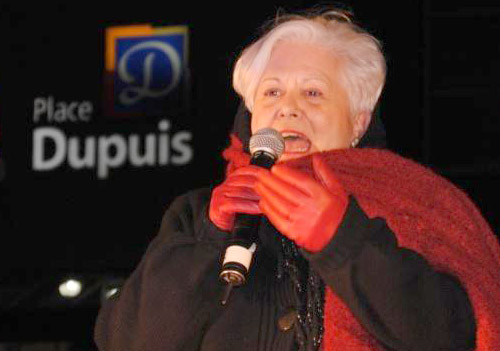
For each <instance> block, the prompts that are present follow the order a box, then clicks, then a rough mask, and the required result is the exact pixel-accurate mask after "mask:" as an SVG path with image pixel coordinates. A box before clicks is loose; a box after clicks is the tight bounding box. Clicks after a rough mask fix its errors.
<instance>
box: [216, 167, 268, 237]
mask: <svg viewBox="0 0 500 351" xmlns="http://www.w3.org/2000/svg"><path fill="white" fill-rule="evenodd" d="M263 171H264V170H263V169H262V168H259V167H257V166H245V167H241V168H238V169H237V170H235V171H234V172H232V173H231V174H230V175H229V176H228V177H227V178H226V180H225V181H224V182H223V183H222V184H220V185H219V186H217V187H216V188H214V190H213V191H212V197H211V199H210V208H209V211H208V217H209V218H210V220H211V221H212V223H213V224H215V226H216V227H218V228H219V229H221V230H224V231H231V230H232V229H233V226H234V218H235V214H236V213H248V214H261V213H262V211H261V210H260V207H259V199H260V196H259V195H258V194H257V193H256V192H255V191H254V186H255V183H256V181H257V175H258V174H259V172H263Z"/></svg>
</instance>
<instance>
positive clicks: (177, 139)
mask: <svg viewBox="0 0 500 351" xmlns="http://www.w3.org/2000/svg"><path fill="white" fill-rule="evenodd" d="M191 137H192V136H191V133H190V132H179V133H177V134H175V135H174V136H173V138H172V148H173V149H174V150H175V151H177V152H179V153H180V155H178V156H177V155H174V156H172V163H173V164H174V165H185V164H186V163H188V162H189V161H191V159H192V158H193V149H192V148H191V147H190V146H189V145H188V144H186V143H187V142H188V141H191Z"/></svg>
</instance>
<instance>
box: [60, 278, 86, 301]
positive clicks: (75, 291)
mask: <svg viewBox="0 0 500 351" xmlns="http://www.w3.org/2000/svg"><path fill="white" fill-rule="evenodd" d="M81 292H82V283H81V282H80V281H78V280H75V279H68V280H66V281H65V282H63V283H62V284H61V285H59V294H61V296H63V297H67V298H72V297H77V296H78V295H80V293H81Z"/></svg>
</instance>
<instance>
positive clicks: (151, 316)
mask: <svg viewBox="0 0 500 351" xmlns="http://www.w3.org/2000/svg"><path fill="white" fill-rule="evenodd" d="M384 80H385V61H384V57H383V54H382V53H381V50H380V46H379V43H378V42H377V40H376V39H375V38H373V37H372V36H370V35H369V34H368V33H366V32H365V31H363V30H362V29H360V28H359V27H357V26H356V25H354V24H352V23H351V22H350V20H349V19H348V18H346V17H345V16H344V15H343V14H341V13H338V12H327V13H323V14H320V15H306V16H289V17H286V18H284V19H281V20H279V21H277V22H276V23H275V25H274V26H273V28H271V29H270V30H269V31H268V32H267V33H266V34H265V35H264V36H262V37H261V38H260V39H259V40H257V41H256V42H254V43H253V44H251V45H250V46H249V47H248V48H246V49H245V50H244V51H243V53H242V55H241V56H240V57H239V59H238V61H237V62H236V66H235V70H234V75H233V82H234V88H235V90H236V91H237V92H238V93H239V94H240V95H241V96H242V98H243V100H244V104H245V106H246V109H242V110H241V111H240V112H239V113H238V115H237V118H236V122H235V130H234V134H233V135H232V144H231V146H230V147H229V148H228V149H227V150H226V151H225V153H224V156H225V158H226V159H227V160H228V161H229V163H228V168H227V177H226V180H225V181H224V182H223V183H222V184H220V185H219V186H217V187H215V188H214V189H213V191H210V190H209V189H201V190H195V191H192V192H189V193H187V194H185V195H183V196H181V197H179V198H178V199H176V200H175V201H174V203H173V204H172V205H171V207H170V209H169V210H168V211H167V213H166V214H165V216H164V219H163V222H162V225H161V229H160V232H159V234H158V236H157V237H156V238H155V240H154V241H153V242H152V243H151V245H150V246H149V248H148V250H147V252H146V254H145V256H144V257H143V259H142V261H141V263H140V264H139V266H138V267H137V269H136V270H135V271H134V272H133V274H132V275H131V276H130V278H129V279H128V281H127V282H126V284H125V286H124V287H123V290H122V292H121V294H120V296H119V297H118V298H116V299H114V300H110V301H108V302H107V303H106V304H105V305H104V306H103V308H102V309H101V311H100V314H99V317H98V321H97V325H96V342H97V345H98V346H99V348H100V350H103V351H104V350H116V351H118V350H120V351H121V350H137V351H139V350H141V351H146V350H147V351H155V350H203V351H212V350H217V351H221V350H243V351H247V350H248V351H255V350H273V351H281V350H283V351H284V350H287V351H290V350H332V351H333V350H335V351H338V350H341V351H346V350H355V351H359V350H398V351H403V350H419V351H423V350H426V351H431V350H457V351H458V350H475V349H477V350H493V349H500V341H499V336H498V335H499V333H498V330H499V329H498V323H499V320H500V318H499V317H500V314H499V312H498V307H497V306H496V304H498V303H499V302H500V299H499V297H498V295H499V291H500V286H499V284H500V283H499V282H500V279H499V273H498V267H500V250H499V246H498V242H497V241H496V238H495V236H494V235H493V234H492V232H491V230H490V229H489V227H488V225H487V224H486V222H485V221H484V220H483V219H482V217H481V216H480V215H479V213H478V212H477V210H476V208H475V207H474V205H472V204H471V202H470V201H469V200H468V199H467V197H466V196H465V195H464V194H463V193H462V192H461V191H459V190H458V189H456V188H455V187H453V186H452V185H451V184H450V183H449V182H447V181H446V180H444V179H442V178H440V177H438V176H437V175H435V174H433V173H432V172H431V171H429V170H427V169H425V168H423V167H421V166H419V165H417V164H415V163H413V162H411V161H409V160H406V159H403V158H401V157H399V156H397V155H395V154H393V153H391V152H389V151H386V150H383V149H380V148H376V147H378V146H380V145H378V143H377V142H375V143H373V140H375V141H377V139H376V138H373V136H374V134H377V133H376V131H377V129H376V127H377V126H376V121H375V122H374V121H371V119H372V118H371V117H372V112H373V110H374V106H375V105H376V103H377V100H378V98H379V96H380V93H381V91H382V87H383V84H384ZM248 111H249V113H248ZM268 127H270V128H274V129H275V130H277V131H278V132H280V133H281V135H282V136H283V137H284V140H285V151H284V154H283V156H282V157H281V159H280V161H279V163H278V164H277V165H275V166H274V167H273V168H272V169H271V170H270V171H268V170H265V169H262V168H258V167H256V166H252V165H248V161H249V155H248V153H247V151H246V150H248V138H249V135H251V134H252V133H255V132H256V131H258V130H260V129H262V128H268ZM368 136H369V137H370V138H368ZM370 140H371V141H370ZM360 141H361V142H360ZM360 146H363V147H360ZM237 213H247V214H261V215H262V221H261V224H260V226H259V230H258V237H259V242H258V244H259V245H258V248H257V252H256V253H255V256H254V263H253V266H252V267H251V270H250V273H249V277H248V280H247V282H246V284H245V285H243V286H242V287H240V288H238V289H235V290H234V291H233V292H232V295H231V297H230V299H229V301H228V303H227V304H226V305H224V306H223V305H221V304H220V296H221V293H222V291H223V289H224V286H223V284H221V282H220V281H219V279H218V275H219V272H220V265H221V263H220V261H221V260H220V258H221V254H222V252H223V251H224V248H225V245H226V242H227V238H228V232H230V231H231V230H232V228H233V226H234V220H235V214H237Z"/></svg>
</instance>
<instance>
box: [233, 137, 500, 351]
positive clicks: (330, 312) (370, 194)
mask: <svg viewBox="0 0 500 351" xmlns="http://www.w3.org/2000/svg"><path fill="white" fill-rule="evenodd" d="M229 149H230V150H231V152H228V153H225V157H226V159H227V160H228V161H229V166H228V172H230V171H231V170H233V169H236V168H238V167H240V166H242V165H245V164H248V161H247V160H248V159H249V157H248V155H246V156H244V155H242V154H244V152H243V149H242V147H241V142H239V140H237V138H235V137H233V142H232V145H231V147H230V148H229ZM321 156H322V157H324V158H325V159H326V160H327V162H328V164H329V165H331V168H332V170H333V171H334V172H335V174H336V175H337V177H338V178H339V180H340V182H341V183H342V184H343V186H344V187H345V189H346V191H347V192H348V193H350V194H352V195H354V196H355V198H356V199H357V200H358V203H359V204H360V206H361V207H362V209H363V210H364V211H365V212H366V213H367V215H368V216H369V217H370V218H373V217H382V218H384V219H385V220H386V221H387V223H388V225H389V227H390V228H391V229H392V231H393V232H394V233H395V235H396V237H397V239H398V243H399V246H401V247H406V248H410V249H412V250H414V251H416V252H418V253H420V254H421V255H422V256H423V257H425V258H426V259H427V261H428V262H429V263H430V264H431V265H432V266H433V267H434V268H435V269H436V270H438V271H442V272H447V273H449V274H451V275H453V276H455V277H457V278H458V279H459V280H460V281H461V282H462V285H463V286H464V287H465V289H466V290H467V293H468V295H469V298H470V300H471V303H472V306H473V308H474V314H475V318H476V323H477V335H476V342H477V347H476V351H492V350H500V308H499V306H500V245H499V242H498V239H497V238H496V236H495V235H494V234H493V232H492V230H491V228H490V227H489V225H488V223H487V222H486V221H485V220H484V218H483V217H482V216H481V214H480V213H479V211H478V209H477V208H476V206H475V205H474V204H473V203H472V202H471V200H470V199H469V198H468V196H467V195H466V194H465V193H464V192H462V191H461V190H459V189H458V188H457V187H455V186H454V185H453V184H452V183H450V182H449V181H447V180H446V179H444V178H442V177H440V176H439V175H437V174H435V173H434V172H432V171H431V170H429V169H427V168H425V167H423V166H421V165H419V164H417V163H415V162H413V161H411V160H408V159H405V158H403V157H401V156H398V155H396V154H394V153H392V152H390V151H387V150H379V149H347V150H333V151H329V152H324V153H321ZM287 164H288V165H291V166H293V167H295V168H298V169H301V170H303V171H304V172H307V173H309V174H311V175H313V172H312V164H311V157H304V158H301V159H297V160H292V161H287ZM324 323H325V336H324V350H325V351H338V350H342V351H373V350H383V348H382V346H380V344H379V343H378V342H377V341H376V340H375V339H374V338H373V337H372V336H371V335H369V334H368V333H367V332H366V331H365V330H364V328H363V327H362V326H361V324H360V323H359V322H358V321H357V320H356V319H355V317H354V316H353V315H352V313H351V312H350V310H349V308H348V307H347V306H346V305H345V304H344V303H343V302H342V301H341V300H340V299H339V298H338V297H337V296H336V295H335V294H334V293H333V292H332V291H331V290H330V289H327V293H326V306H325V322H324ZM402 323H404V321H402Z"/></svg>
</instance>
